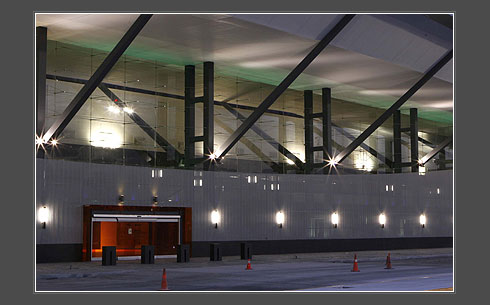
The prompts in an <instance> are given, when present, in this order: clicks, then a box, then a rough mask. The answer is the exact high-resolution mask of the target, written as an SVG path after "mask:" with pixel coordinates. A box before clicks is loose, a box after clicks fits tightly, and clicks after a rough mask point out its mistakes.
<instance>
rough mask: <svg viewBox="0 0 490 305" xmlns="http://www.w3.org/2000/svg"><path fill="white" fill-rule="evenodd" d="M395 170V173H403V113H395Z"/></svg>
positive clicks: (397, 111) (398, 111)
mask: <svg viewBox="0 0 490 305" xmlns="http://www.w3.org/2000/svg"><path fill="white" fill-rule="evenodd" d="M393 168H394V170H395V173H401V172H402V131H401V112H400V110H396V111H395V112H394V113H393Z"/></svg>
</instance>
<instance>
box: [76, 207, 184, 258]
mask: <svg viewBox="0 0 490 305" xmlns="http://www.w3.org/2000/svg"><path fill="white" fill-rule="evenodd" d="M88 207H90V211H84V254H86V255H84V260H100V259H101V258H102V247H104V246H116V255H117V256H118V257H119V258H120V259H137V258H139V257H140V256H141V246H143V245H152V246H154V247H155V256H156V257H157V258H158V257H165V256H169V255H171V256H176V254H177V246H178V245H180V244H183V243H185V244H190V242H191V241H190V236H191V235H190V229H191V220H190V217H191V216H190V213H191V212H190V211H191V210H190V208H173V209H172V208H157V207H155V208H152V209H151V210H150V211H145V209H144V208H145V207H139V209H138V211H136V210H135V208H136V207H120V206H86V207H85V209H87V210H88ZM142 208H143V209H142ZM95 209H97V210H95ZM155 209H157V210H155ZM160 209H165V210H160ZM175 209H178V210H177V211H176V210H175ZM115 210H117V211H118V212H117V213H115ZM128 210H129V211H130V212H129V211H128Z"/></svg>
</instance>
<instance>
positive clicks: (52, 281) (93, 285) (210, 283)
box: [36, 253, 453, 292]
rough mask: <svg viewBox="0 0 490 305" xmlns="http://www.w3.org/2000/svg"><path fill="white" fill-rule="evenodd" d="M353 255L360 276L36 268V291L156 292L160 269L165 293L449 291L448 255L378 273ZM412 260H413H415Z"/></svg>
mask: <svg viewBox="0 0 490 305" xmlns="http://www.w3.org/2000/svg"><path fill="white" fill-rule="evenodd" d="M381 255H382V254H381V253H380V254H379V255H378V256H373V255H371V256H367V255H366V257H365V260H363V254H362V253H360V254H358V257H359V269H360V272H351V269H352V263H351V262H347V261H349V260H351V259H350V258H349V257H351V256H352V255H351V254H350V253H346V254H345V255H344V256H339V257H336V258H332V257H329V258H324V257H322V256H321V255H316V256H315V255H310V256H308V255H301V256H300V257H298V256H296V255H287V256H285V255H282V256H270V255H269V256H257V257H254V260H252V270H245V266H246V261H244V260H240V259H239V258H238V257H224V258H223V261H220V262H210V261H209V259H206V258H199V259H192V260H191V262H190V263H180V264H178V263H175V262H174V260H171V259H164V260H157V261H156V263H155V264H154V265H142V264H140V263H139V261H119V262H118V264H117V265H116V266H101V263H100V262H86V263H73V264H68V263H60V264H39V265H38V268H37V269H38V270H37V277H36V287H37V291H154V292H157V291H159V289H160V285H161V279H162V270H163V268H165V269H166V276H167V285H168V288H169V290H170V291H284V290H288V291H289V290H291V291H420V290H429V289H437V288H448V287H452V276H453V261H452V256H451V255H450V254H447V253H446V254H441V253H439V254H434V255H419V256H416V255H415V256H414V255H405V256H402V255H399V257H397V255H396V254H395V255H393V254H392V266H393V269H389V270H387V269H384V267H385V265H384V263H385V261H384V260H385V258H384V257H381ZM417 257H418V258H417Z"/></svg>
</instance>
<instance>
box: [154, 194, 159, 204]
mask: <svg viewBox="0 0 490 305" xmlns="http://www.w3.org/2000/svg"><path fill="white" fill-rule="evenodd" d="M153 204H154V205H157V204H158V196H153Z"/></svg>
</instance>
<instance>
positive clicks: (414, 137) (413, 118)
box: [410, 108, 419, 173]
mask: <svg viewBox="0 0 490 305" xmlns="http://www.w3.org/2000/svg"><path fill="white" fill-rule="evenodd" d="M410 161H411V162H412V172H414V173H416V172H418V171H419V163H418V161H419V120H418V113H417V108H410Z"/></svg>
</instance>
